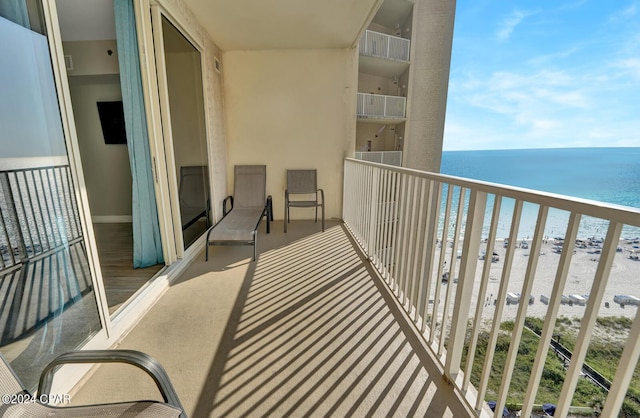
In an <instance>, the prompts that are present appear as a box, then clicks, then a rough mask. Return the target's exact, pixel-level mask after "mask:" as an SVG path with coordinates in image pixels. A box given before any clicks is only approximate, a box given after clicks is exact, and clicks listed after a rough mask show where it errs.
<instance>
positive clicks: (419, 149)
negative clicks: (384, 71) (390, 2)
mask: <svg viewBox="0 0 640 418" xmlns="http://www.w3.org/2000/svg"><path fill="white" fill-rule="evenodd" d="M455 8H456V2H455V0H416V1H415V6H414V8H413V23H412V34H411V67H410V69H409V91H408V92H407V124H406V131H405V139H404V150H403V151H404V152H403V155H404V161H403V166H405V167H409V168H413V169H418V170H424V171H433V172H439V171H440V159H441V157H442V140H443V135H444V120H445V112H446V107H447V91H448V86H449V67H450V64H451V48H452V43H453V23H454V18H455Z"/></svg>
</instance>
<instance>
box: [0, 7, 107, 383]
mask: <svg viewBox="0 0 640 418" xmlns="http://www.w3.org/2000/svg"><path fill="white" fill-rule="evenodd" d="M46 13H47V11H46V7H44V6H43V5H42V4H41V3H40V2H39V1H24V0H23V1H19V0H16V1H3V2H2V3H0V56H2V57H3V59H2V61H0V91H1V92H2V93H1V94H0V126H2V129H1V130H0V143H1V144H2V146H1V147H0V211H1V215H2V216H1V217H0V299H1V300H2V304H1V305H0V351H1V352H2V354H3V355H4V356H5V358H6V359H7V360H8V361H9V362H10V363H11V366H12V367H13V369H14V370H15V371H16V373H17V374H18V376H19V377H20V379H21V380H22V381H23V382H24V384H26V385H27V387H34V386H35V385H36V383H37V378H38V374H39V371H40V370H41V369H42V367H43V366H44V365H45V364H47V363H48V362H49V361H51V360H52V359H53V358H54V357H56V356H57V355H58V354H60V353H62V352H65V351H69V350H72V349H75V348H77V347H78V346H80V345H82V343H84V342H85V341H86V340H88V339H89V338H90V337H91V336H93V335H95V334H96V333H97V332H98V331H99V330H101V329H102V325H101V319H100V315H99V313H98V303H97V299H96V298H97V296H96V294H95V289H94V283H95V281H94V275H95V269H93V268H92V263H91V257H89V254H88V248H87V243H88V240H87V236H86V235H87V228H86V225H85V222H84V219H86V218H85V217H83V215H82V213H83V203H82V198H81V193H79V190H80V189H81V187H79V184H78V175H77V169H76V168H75V167H76V160H75V159H74V157H73V154H74V153H73V152H72V150H71V149H70V144H71V142H70V139H69V129H68V128H69V127H68V124H67V125H66V126H65V124H64V123H63V120H65V119H64V116H63V113H64V112H62V111H61V107H60V106H59V101H58V100H59V97H60V95H61V94H60V92H61V90H60V86H56V77H55V71H54V65H53V64H52V55H53V56H54V58H55V54H51V52H50V44H51V43H50V40H49V38H48V30H49V28H47V25H46V23H45V20H46V19H45V17H44V16H45V15H46ZM92 272H93V273H92ZM98 300H99V298H98Z"/></svg>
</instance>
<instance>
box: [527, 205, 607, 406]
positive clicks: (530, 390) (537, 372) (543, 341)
mask: <svg viewBox="0 0 640 418" xmlns="http://www.w3.org/2000/svg"><path fill="white" fill-rule="evenodd" d="M579 226H580V214H578V213H575V212H572V213H571V215H570V216H569V223H568V224H567V230H566V232H565V235H564V236H565V241H566V242H567V243H568V245H564V246H563V248H562V253H561V255H560V261H559V262H558V269H557V270H556V277H555V280H554V281H553V290H552V291H551V298H550V300H549V308H548V309H547V313H546V315H545V320H544V326H543V328H542V335H541V336H540V344H539V345H538V351H537V352H536V358H535V360H534V363H533V368H532V369H531V377H530V378H529V384H528V386H527V393H526V395H525V398H524V403H523V405H522V416H525V417H526V416H529V415H531V411H532V409H533V403H534V402H535V395H536V393H537V391H538V386H539V385H540V379H541V378H542V371H543V369H544V364H545V361H546V360H547V353H548V352H549V344H550V343H551V338H552V337H553V329H554V326H555V323H556V319H557V317H558V311H559V310H560V302H561V300H562V290H563V289H564V286H565V283H566V282H567V276H568V275H569V267H570V265H571V256H572V255H573V245H571V243H573V242H576V237H577V236H578V228H579ZM605 416H606V415H605Z"/></svg>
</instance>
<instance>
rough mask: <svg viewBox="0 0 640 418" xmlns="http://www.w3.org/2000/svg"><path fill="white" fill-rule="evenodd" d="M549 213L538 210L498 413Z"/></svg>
mask: <svg viewBox="0 0 640 418" xmlns="http://www.w3.org/2000/svg"><path fill="white" fill-rule="evenodd" d="M548 213H549V208H548V207H547V206H541V207H540V208H539V209H538V219H537V221H536V227H535V232H534V234H533V241H532V242H531V249H530V251H529V262H528V264H527V271H526V273H525V277H524V283H523V284H522V291H521V292H520V303H519V304H518V313H517V314H516V319H515V321H514V326H513V331H512V332H511V342H510V343H509V351H508V352H507V359H506V361H505V367H504V372H503V373H502V382H501V383H500V391H499V392H498V399H497V400H496V410H498V411H502V409H503V408H504V405H505V404H506V402H507V395H508V392H509V386H510V385H511V378H512V376H513V370H514V366H515V364H516V357H517V356H518V348H519V347H520V340H521V337H522V331H523V329H524V320H525V317H526V315H527V307H528V306H529V296H530V295H531V289H532V287H533V277H534V275H535V272H536V268H537V266H538V259H539V258H540V249H541V247H542V237H543V236H544V226H545V224H546V222H547V214H548ZM574 242H575V241H574ZM510 244H511V243H510ZM487 256H488V254H487Z"/></svg>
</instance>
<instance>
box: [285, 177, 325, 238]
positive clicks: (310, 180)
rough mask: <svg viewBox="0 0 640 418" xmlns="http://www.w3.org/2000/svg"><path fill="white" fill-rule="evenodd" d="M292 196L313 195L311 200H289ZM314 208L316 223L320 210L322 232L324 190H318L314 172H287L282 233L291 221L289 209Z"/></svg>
mask: <svg viewBox="0 0 640 418" xmlns="http://www.w3.org/2000/svg"><path fill="white" fill-rule="evenodd" d="M293 194H304V195H307V196H309V195H312V194H313V195H314V198H313V199H308V198H307V200H303V199H298V200H290V199H289V198H290V196H291V195H293ZM291 207H294V208H315V209H316V222H318V207H320V208H322V232H324V190H322V189H318V182H317V171H316V170H287V189H286V190H285V191H284V232H285V233H286V232H287V224H288V223H289V222H290V221H291V213H290V211H289V208H291Z"/></svg>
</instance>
